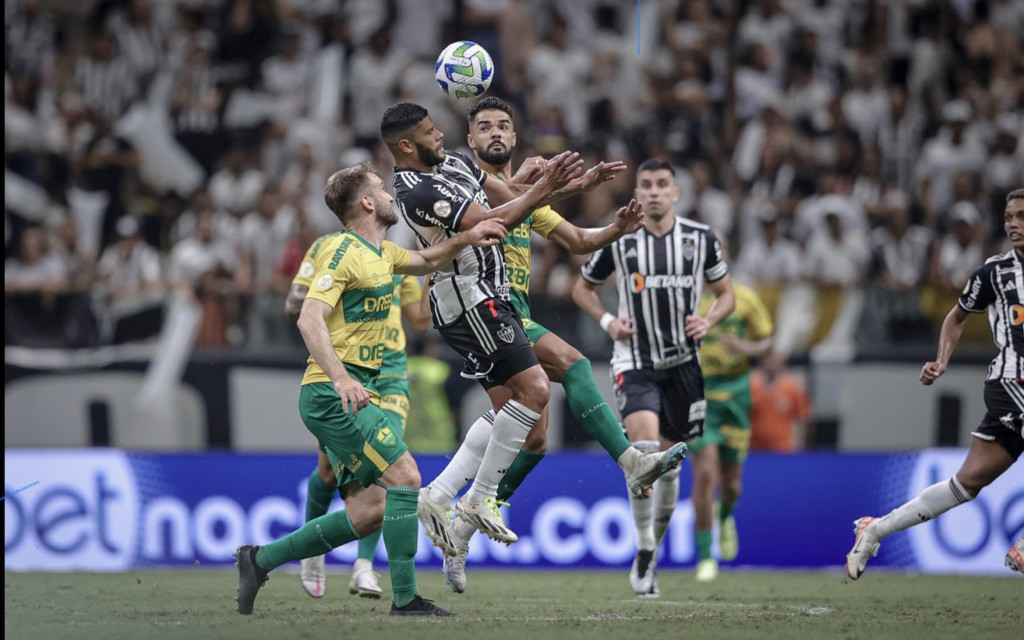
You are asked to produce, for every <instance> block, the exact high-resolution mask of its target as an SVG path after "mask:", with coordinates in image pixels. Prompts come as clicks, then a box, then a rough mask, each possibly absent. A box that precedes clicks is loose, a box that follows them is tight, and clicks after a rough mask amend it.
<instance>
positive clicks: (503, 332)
mask: <svg viewBox="0 0 1024 640" xmlns="http://www.w3.org/2000/svg"><path fill="white" fill-rule="evenodd" d="M498 337H499V338H501V339H502V340H504V341H505V342H507V343H509V344H512V341H513V340H515V339H516V332H515V331H513V330H512V325H508V324H502V325H501V328H500V329H498Z"/></svg>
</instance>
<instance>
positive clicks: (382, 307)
mask: <svg viewBox="0 0 1024 640" xmlns="http://www.w3.org/2000/svg"><path fill="white" fill-rule="evenodd" d="M393 299H394V296H393V295H391V294H390V293H389V294H388V295H386V296H379V297H376V298H365V299H364V300H363V311H365V312H366V313H373V312H374V311H389V310H391V301H392V300H393Z"/></svg>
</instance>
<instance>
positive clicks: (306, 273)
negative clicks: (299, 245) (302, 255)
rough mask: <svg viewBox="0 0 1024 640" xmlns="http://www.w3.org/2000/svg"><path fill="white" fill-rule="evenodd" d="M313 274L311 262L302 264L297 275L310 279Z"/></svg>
mask: <svg viewBox="0 0 1024 640" xmlns="http://www.w3.org/2000/svg"><path fill="white" fill-rule="evenodd" d="M315 272H316V271H315V269H314V267H313V263H312V262H303V263H302V266H301V267H299V275H300V276H302V277H303V278H312V277H313V274H314V273H315Z"/></svg>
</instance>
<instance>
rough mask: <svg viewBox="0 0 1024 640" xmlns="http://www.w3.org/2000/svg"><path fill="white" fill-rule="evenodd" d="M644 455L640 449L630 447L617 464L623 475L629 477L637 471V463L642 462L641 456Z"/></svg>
mask: <svg viewBox="0 0 1024 640" xmlns="http://www.w3.org/2000/svg"><path fill="white" fill-rule="evenodd" d="M642 455H643V454H642V453H641V452H640V450H639V449H637V448H636V447H630V448H628V449H626V450H625V451H623V452H622V455H621V456H619V459H618V460H616V461H615V462H617V463H619V468H620V469H622V472H623V473H625V474H626V475H629V474H631V473H633V470H634V469H636V463H637V462H640V456H642Z"/></svg>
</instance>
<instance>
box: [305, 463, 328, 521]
mask: <svg viewBox="0 0 1024 640" xmlns="http://www.w3.org/2000/svg"><path fill="white" fill-rule="evenodd" d="M333 498H334V489H332V488H331V487H329V486H327V485H326V484H324V481H323V480H321V479H320V474H319V473H318V472H317V470H316V469H313V473H312V475H310V476H309V480H308V481H307V482H306V522H309V521H310V520H316V519H317V518H319V517H320V516H322V515H324V514H325V513H327V510H328V509H329V508H330V507H331V500H332V499H333Z"/></svg>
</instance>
